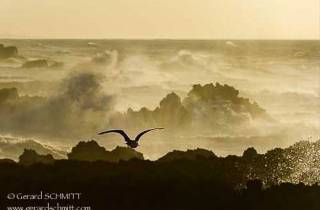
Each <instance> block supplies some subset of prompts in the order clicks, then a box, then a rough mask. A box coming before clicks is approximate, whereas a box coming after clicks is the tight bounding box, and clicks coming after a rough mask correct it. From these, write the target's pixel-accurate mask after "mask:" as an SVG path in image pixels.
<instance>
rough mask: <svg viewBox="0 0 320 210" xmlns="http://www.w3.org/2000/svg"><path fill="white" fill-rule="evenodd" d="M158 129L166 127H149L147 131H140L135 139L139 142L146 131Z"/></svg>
mask: <svg viewBox="0 0 320 210" xmlns="http://www.w3.org/2000/svg"><path fill="white" fill-rule="evenodd" d="M157 129H164V128H152V129H148V130H145V131H142V132H141V133H139V134H138V135H137V136H136V138H135V139H134V141H136V142H138V141H139V139H140V138H141V136H143V135H144V134H145V133H148V132H149V131H153V130H157Z"/></svg>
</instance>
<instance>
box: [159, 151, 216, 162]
mask: <svg viewBox="0 0 320 210" xmlns="http://www.w3.org/2000/svg"><path fill="white" fill-rule="evenodd" d="M199 158H206V159H209V158H217V156H216V155H215V154H214V153H213V152H212V151H209V150H205V149H200V148H198V149H195V150H187V151H178V150H174V151H172V152H169V153H167V154H166V155H164V156H163V157H161V158H160V159H159V161H173V160H196V159H199Z"/></svg>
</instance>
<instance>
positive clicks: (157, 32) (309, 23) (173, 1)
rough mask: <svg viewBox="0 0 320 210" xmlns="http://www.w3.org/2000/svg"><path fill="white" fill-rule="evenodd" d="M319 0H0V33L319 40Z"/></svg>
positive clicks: (12, 35)
mask: <svg viewBox="0 0 320 210" xmlns="http://www.w3.org/2000/svg"><path fill="white" fill-rule="evenodd" d="M319 2H320V0H0V37H2V38H139V39H144V38H169V39H179V38H180V39H319V38H320V3H319Z"/></svg>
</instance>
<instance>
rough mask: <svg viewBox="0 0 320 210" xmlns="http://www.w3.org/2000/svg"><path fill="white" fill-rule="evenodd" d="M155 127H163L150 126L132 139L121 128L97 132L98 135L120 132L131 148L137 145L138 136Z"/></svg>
mask: <svg viewBox="0 0 320 210" xmlns="http://www.w3.org/2000/svg"><path fill="white" fill-rule="evenodd" d="M157 129H164V128H151V129H148V130H145V131H142V132H141V133H139V134H138V135H137V136H136V138H135V139H134V140H132V139H130V137H129V136H128V135H127V134H126V133H125V132H124V131H123V130H108V131H103V132H101V133H98V135H102V134H105V133H119V134H121V135H122V136H123V138H124V140H125V142H126V144H127V145H128V146H129V147H131V148H136V147H138V146H139V143H138V142H139V140H140V138H141V137H142V136H143V135H144V134H146V133H148V132H150V131H152V130H157Z"/></svg>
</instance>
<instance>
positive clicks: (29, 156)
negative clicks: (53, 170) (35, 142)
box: [19, 149, 55, 166]
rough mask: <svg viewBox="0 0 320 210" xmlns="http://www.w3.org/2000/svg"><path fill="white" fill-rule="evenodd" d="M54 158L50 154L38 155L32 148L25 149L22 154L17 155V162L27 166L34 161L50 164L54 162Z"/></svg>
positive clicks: (34, 162)
mask: <svg viewBox="0 0 320 210" xmlns="http://www.w3.org/2000/svg"><path fill="white" fill-rule="evenodd" d="M54 161H55V159H54V158H53V156H52V155H50V154H48V155H39V154H38V153H37V152H36V151H34V150H31V149H30V150H29V149H25V150H24V152H23V153H22V155H21V156H20V157H19V164H22V165H25V166H29V165H33V164H36V163H43V164H52V163H54Z"/></svg>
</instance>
